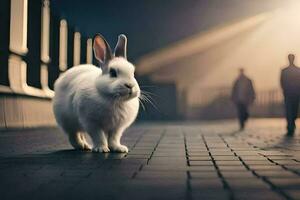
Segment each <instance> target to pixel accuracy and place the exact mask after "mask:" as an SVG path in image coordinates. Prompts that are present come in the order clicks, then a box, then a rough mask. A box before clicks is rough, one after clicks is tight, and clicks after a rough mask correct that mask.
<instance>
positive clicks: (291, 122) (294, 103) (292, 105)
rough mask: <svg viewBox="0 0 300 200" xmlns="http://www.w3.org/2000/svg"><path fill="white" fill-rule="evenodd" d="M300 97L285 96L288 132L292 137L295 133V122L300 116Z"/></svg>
mask: <svg viewBox="0 0 300 200" xmlns="http://www.w3.org/2000/svg"><path fill="white" fill-rule="evenodd" d="M299 100H300V96H299V95H296V94H294V95H285V97H284V103H285V114H286V120H287V130H288V134H290V135H292V134H294V132H295V128H296V125H295V120H296V119H297V115H298V107H299Z"/></svg>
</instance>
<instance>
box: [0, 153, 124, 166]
mask: <svg viewBox="0 0 300 200" xmlns="http://www.w3.org/2000/svg"><path fill="white" fill-rule="evenodd" d="M126 155H127V154H125V153H93V152H84V151H77V150H70V149H65V150H59V151H54V152H46V153H45V152H42V153H32V154H24V155H18V156H12V157H5V158H2V159H1V160H0V169H1V168H2V169H3V168H6V169H21V170H23V169H33V170H35V169H43V168H44V167H46V168H50V169H71V168H76V167H81V166H82V167H83V168H84V167H86V168H89V167H91V166H93V167H95V166H100V165H103V164H108V165H109V164H110V163H116V162H117V163H118V162H121V160H122V159H123V158H125V157H126Z"/></svg>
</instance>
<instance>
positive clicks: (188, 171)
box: [0, 119, 300, 200]
mask: <svg viewBox="0 0 300 200" xmlns="http://www.w3.org/2000/svg"><path fill="white" fill-rule="evenodd" d="M236 129H237V126H236V123H235V122H233V121H218V122H200V123H182V124H175V123H172V124H140V125H135V126H133V127H132V128H130V129H129V130H128V131H127V132H126V133H125V136H124V137H123V143H125V144H126V145H128V147H129V148H130V152H129V153H128V154H116V153H110V154H99V153H91V152H77V151H73V150H71V147H70V145H69V144H68V142H67V140H66V137H65V136H64V135H63V134H62V133H61V132H60V131H59V130H57V129H54V128H52V129H35V130H19V131H2V132H1V134H0V194H1V199H151V200H152V199H172V200H173V199H191V200H193V199H251V200H253V199H272V200H276V199H300V155H299V152H300V142H299V141H300V137H299V136H300V135H299V134H298V135H296V136H295V137H294V138H286V137H284V135H283V133H284V121H283V120H277V119H269V120H268V119H259V120H252V121H251V122H250V124H249V126H248V127H247V129H246V130H245V131H243V132H237V131H235V130H236Z"/></svg>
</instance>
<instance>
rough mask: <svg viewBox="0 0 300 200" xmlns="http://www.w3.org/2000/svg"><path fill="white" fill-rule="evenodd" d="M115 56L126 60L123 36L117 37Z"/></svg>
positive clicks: (125, 45)
mask: <svg viewBox="0 0 300 200" xmlns="http://www.w3.org/2000/svg"><path fill="white" fill-rule="evenodd" d="M115 56H116V57H124V58H126V59H127V37H126V36H125V35H124V34H121V35H119V38H118V43H117V45H116V48H115Z"/></svg>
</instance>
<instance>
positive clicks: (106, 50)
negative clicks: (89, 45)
mask: <svg viewBox="0 0 300 200" xmlns="http://www.w3.org/2000/svg"><path fill="white" fill-rule="evenodd" d="M93 47H94V55H95V57H96V59H97V60H98V61H99V62H100V63H101V64H104V63H107V62H108V61H109V60H111V59H112V52H111V48H110V46H109V44H108V43H107V41H106V40H105V39H104V37H103V36H102V35H100V34H96V35H95V37H94V44H93Z"/></svg>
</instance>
